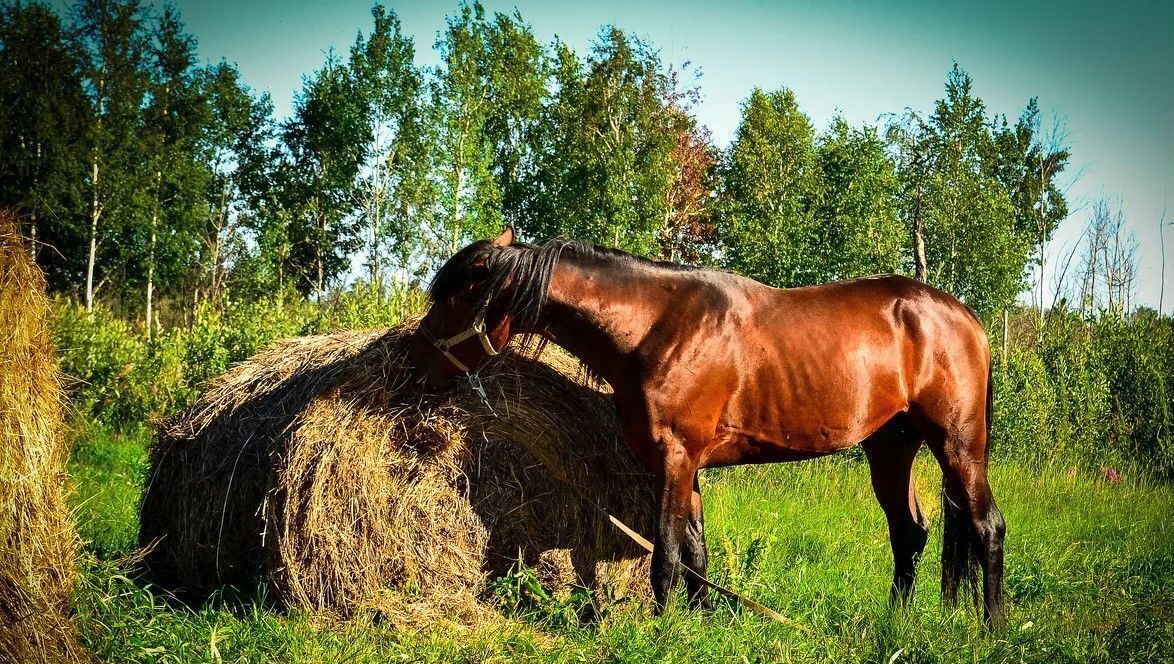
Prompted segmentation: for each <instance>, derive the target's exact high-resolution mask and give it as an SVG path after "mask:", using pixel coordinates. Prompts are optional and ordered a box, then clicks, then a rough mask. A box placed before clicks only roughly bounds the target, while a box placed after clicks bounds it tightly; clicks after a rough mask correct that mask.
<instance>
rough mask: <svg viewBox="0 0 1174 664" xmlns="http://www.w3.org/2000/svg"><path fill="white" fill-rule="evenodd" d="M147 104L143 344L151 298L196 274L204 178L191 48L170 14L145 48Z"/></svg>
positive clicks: (140, 249) (202, 103) (141, 241)
mask: <svg viewBox="0 0 1174 664" xmlns="http://www.w3.org/2000/svg"><path fill="white" fill-rule="evenodd" d="M148 54H149V64H150V82H149V89H148V91H149V99H148V102H147V104H146V107H145V108H144V109H143V118H144V122H143V132H142V134H141V141H142V147H143V155H142V161H143V164H144V166H145V168H146V169H147V177H148V182H147V186H148V188H149V194H148V195H149V197H150V201H149V203H148V205H149V208H150V209H149V212H148V215H147V216H148V223H147V224H146V225H145V226H144V227H142V228H141V229H138V230H141V231H142V232H141V233H137V234H136V235H138V236H139V237H138V246H137V247H136V251H135V253H136V255H137V256H139V257H140V260H138V261H136V262H135V263H136V265H137V266H139V270H140V271H141V272H144V273H145V274H140V275H137V276H138V277H139V278H141V279H142V280H143V287H144V293H145V312H146V324H147V337H148V338H150V337H151V335H152V330H153V328H154V325H155V314H154V295H155V290H156V287H157V286H159V285H162V286H163V288H164V291H165V292H170V291H172V290H173V289H174V288H175V287H176V286H178V284H179V283H181V282H182V281H183V280H184V279H185V277H186V276H187V275H188V274H189V273H190V271H191V270H192V268H194V267H195V265H194V261H195V259H196V256H197V252H198V245H197V242H198V237H199V227H200V225H201V220H202V217H203V209H202V207H203V204H204V202H205V201H204V195H205V193H206V187H207V179H208V177H209V172H208V168H207V159H206V157H207V155H205V154H203V153H202V150H201V148H202V139H203V133H204V128H205V126H206V125H207V124H208V122H209V119H210V118H209V117H208V106H207V100H206V98H205V97H204V95H203V91H202V89H201V87H200V86H199V85H198V81H197V73H198V72H197V71H196V69H195V62H196V44H195V40H194V39H193V38H192V37H191V36H190V35H187V34H186V33H184V30H183V24H182V23H181V22H180V20H179V17H178V15H177V14H175V12H174V10H172V9H170V8H167V9H164V11H163V14H162V15H161V16H160V17H159V20H158V23H157V25H156V28H155V30H154V33H153V34H152V38H151V40H150V42H149V47H148Z"/></svg>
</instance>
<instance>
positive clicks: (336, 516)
mask: <svg viewBox="0 0 1174 664" xmlns="http://www.w3.org/2000/svg"><path fill="white" fill-rule="evenodd" d="M409 335H410V326H403V327H400V328H397V329H392V330H381V331H365V332H346V333H340V334H334V335H328V336H317V337H306V338H301V339H294V340H289V341H285V342H281V343H278V344H276V345H275V346H272V347H270V348H269V349H267V350H265V351H263V352H262V353H260V354H258V355H257V356H255V357H254V358H252V359H250V360H248V361H246V362H244V363H242V364H240V365H238V366H236V367H235V368H233V369H232V370H230V371H229V372H228V373H226V374H225V375H223V376H221V377H220V378H218V379H215V380H213V381H212V382H211V383H210V384H209V385H208V386H207V388H206V390H205V392H204V394H203V396H202V397H201V398H200V399H199V401H198V402H197V403H196V404H194V405H193V406H192V407H191V408H190V409H189V410H188V411H186V412H185V413H183V414H182V415H180V416H179V417H177V418H175V419H174V420H172V421H171V422H169V423H168V424H167V425H166V426H165V427H164V428H163V430H162V432H161V434H160V436H159V439H158V441H157V444H156V445H155V446H154V448H153V450H152V452H151V459H150V464H151V471H150V474H149V479H148V485H147V488H146V491H145V493H144V499H143V504H142V509H141V528H142V529H141V533H140V542H141V543H142V544H143V545H144V546H148V547H150V552H149V553H148V554H147V558H146V560H145V563H146V565H147V567H148V570H149V571H150V573H151V574H152V576H153V577H154V578H155V579H156V581H158V582H160V583H161V584H163V585H164V586H165V587H168V588H170V589H172V590H174V591H176V592H177V593H178V594H181V596H182V595H189V596H191V598H193V599H198V598H201V597H203V596H206V595H207V594H208V593H210V592H215V591H216V590H218V589H220V588H223V587H225V586H231V587H234V588H237V589H239V590H244V591H246V592H248V591H250V590H252V589H254V588H256V586H257V585H258V584H259V583H263V584H265V585H266V586H267V588H268V592H269V597H270V599H271V600H272V601H273V602H274V603H276V604H277V605H279V606H283V607H290V608H294V607H296V608H304V609H310V610H314V611H325V612H329V613H333V614H339V615H343V616H346V615H350V614H352V613H353V612H354V611H355V610H357V609H360V608H364V607H366V608H371V609H374V610H376V611H378V612H379V613H380V614H381V615H383V616H385V617H387V618H389V619H391V620H393V621H401V622H413V621H418V620H420V619H431V618H435V617H440V616H444V617H449V618H452V619H454V620H458V621H461V622H470V621H474V620H476V619H477V618H478V617H479V616H481V615H483V612H484V611H485V608H484V606H485V605H484V602H483V601H482V600H483V599H484V592H485V582H486V578H487V577H488V576H490V575H494V574H499V573H502V572H505V571H506V570H508V569H509V567H511V566H512V565H513V564H514V562H515V561H516V560H518V558H519V556H520V557H521V559H522V561H523V562H524V563H526V564H528V565H535V566H538V567H539V569H541V570H545V571H546V577H547V578H546V579H545V581H546V582H547V583H548V584H550V585H551V586H555V587H559V586H563V587H565V586H567V585H569V584H583V585H586V586H588V587H593V588H596V589H601V588H603V587H607V588H608V589H609V591H610V593H609V594H619V595H625V594H632V593H641V594H644V593H646V587H647V560H646V557H645V556H643V552H642V551H640V550H639V549H638V548H637V547H636V546H635V545H633V544H631V543H629V542H627V541H626V539H625V538H623V536H622V535H619V534H618V533H616V532H615V531H613V530H612V529H611V526H610V524H608V523H607V520H606V516H605V515H604V514H603V513H601V512H600V511H599V510H598V509H597V507H596V506H595V505H598V506H600V507H603V508H605V509H607V510H608V511H611V512H612V513H613V514H615V515H616V516H618V517H619V518H621V519H623V520H625V521H626V522H628V523H629V524H631V525H632V526H633V527H635V528H637V529H639V530H644V531H645V532H650V526H651V524H652V516H653V514H654V508H653V499H652V493H651V483H650V481H649V478H648V477H647V475H646V474H645V472H644V470H643V469H642V468H641V467H640V466H639V465H638V464H637V462H636V461H635V460H634V458H633V457H632V455H631V453H630V452H629V451H628V449H627V447H626V446H625V445H624V443H623V441H622V439H621V437H620V435H619V425H618V423H617V421H616V416H615V412H614V408H613V406H612V405H611V401H610V398H609V397H608V395H606V394H604V393H603V392H601V391H600V390H598V389H595V388H594V387H592V386H591V385H590V384H588V381H586V380H585V378H584V377H583V372H582V371H581V370H580V367H579V365H578V362H577V361H576V360H574V359H573V358H570V357H569V356H567V355H565V354H564V353H562V352H561V351H558V350H557V349H553V348H552V349H548V350H546V351H544V352H543V353H542V355H541V357H540V358H538V359H533V358H531V357H528V355H527V354H517V353H513V352H509V353H506V354H504V355H503V356H501V357H500V358H498V359H497V360H495V361H494V362H493V363H492V364H491V366H490V367H488V368H486V370H484V371H483V372H482V378H483V380H484V384H485V388H486V390H487V392H488V394H489V396H490V400H491V402H492V406H493V411H494V412H496V416H494V415H493V414H492V413H491V412H490V411H489V409H487V408H485V406H484V405H483V404H481V403H480V401H479V399H478V397H477V396H476V395H474V394H473V393H472V391H471V390H469V389H468V387H467V386H465V385H463V384H462V385H457V386H454V387H453V388H452V389H450V390H447V391H446V392H444V393H443V394H439V395H431V394H424V393H423V392H422V390H421V387H420V385H419V384H418V383H416V382H415V381H414V380H412V379H411V378H410V374H409V372H408V371H407V369H406V366H407V365H406V362H407V344H408V337H409ZM592 503H595V505H593V504H592Z"/></svg>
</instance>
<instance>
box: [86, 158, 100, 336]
mask: <svg viewBox="0 0 1174 664" xmlns="http://www.w3.org/2000/svg"><path fill="white" fill-rule="evenodd" d="M90 186H91V188H92V191H91V195H90V258H89V260H88V261H87V262H86V313H87V314H92V313H93V312H94V261H95V260H96V259H97V256H98V218H99V217H100V216H101V215H102V208H101V206H100V205H99V204H98V159H97V156H95V157H94V159H93V161H91V162H90Z"/></svg>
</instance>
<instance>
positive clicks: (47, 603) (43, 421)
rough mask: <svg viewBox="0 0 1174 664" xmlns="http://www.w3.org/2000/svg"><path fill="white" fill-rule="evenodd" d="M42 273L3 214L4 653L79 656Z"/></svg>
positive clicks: (73, 540)
mask: <svg viewBox="0 0 1174 664" xmlns="http://www.w3.org/2000/svg"><path fill="white" fill-rule="evenodd" d="M48 316H49V307H48V301H47V299H46V297H45V278H44V276H43V275H42V274H41V271H40V270H39V269H38V268H37V266H36V264H35V263H34V262H33V261H32V259H31V258H30V257H29V254H28V245H27V244H26V243H25V242H24V241H23V239H22V238H21V237H20V234H19V233H18V231H17V228H16V223H15V221H14V220H13V219H12V218H11V216H9V215H7V214H2V213H0V340H2V343H0V349H2V350H0V661H5V662H9V661H17V662H25V661H29V662H37V661H46V662H62V661H75V660H77V659H79V658H84V657H85V655H84V653H83V652H82V650H81V648H80V646H79V645H78V642H77V640H76V638H75V636H74V626H73V623H72V619H71V618H70V606H69V602H70V595H71V594H72V591H73V583H74V573H75V570H74V564H75V559H76V556H77V547H78V539H77V533H76V532H75V531H74V529H73V524H72V522H71V521H70V519H69V514H68V512H67V511H66V507H65V499H64V494H65V473H64V468H65V461H66V457H67V456H68V450H67V449H66V443H65V439H64V437H63V435H62V433H63V427H62V419H61V417H62V415H61V413H62V393H61V381H60V378H59V376H58V373H57V363H56V361H54V359H53V345H52V340H51V339H50V335H49V329H48V322H47V319H48Z"/></svg>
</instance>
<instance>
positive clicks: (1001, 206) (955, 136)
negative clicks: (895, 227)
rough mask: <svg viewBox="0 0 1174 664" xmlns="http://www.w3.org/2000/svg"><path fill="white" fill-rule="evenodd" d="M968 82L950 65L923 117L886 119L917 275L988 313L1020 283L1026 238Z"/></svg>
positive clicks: (989, 129) (979, 104)
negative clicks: (994, 165) (942, 91)
mask: <svg viewBox="0 0 1174 664" xmlns="http://www.w3.org/2000/svg"><path fill="white" fill-rule="evenodd" d="M972 88H973V84H972V81H971V79H970V76H969V75H967V74H966V72H965V71H963V70H962V69H961V68H960V67H958V65H956V64H955V65H954V67H953V69H952V70H951V71H950V73H949V75H948V76H947V78H946V95H945V97H943V98H942V99H939V100H938V101H937V102H936V103H935V105H934V112H933V113H932V114H931V115H930V116H929V117H928V118H926V119H922V118H921V117H920V116H919V115H917V114H916V113H913V112H906V114H905V115H904V116H902V117H900V118H897V119H894V120H892V121H891V122H890V124H889V130H888V135H889V138H890V140H891V142H892V145H893V148H894V153H895V160H896V162H897V164H898V171H899V176H900V178H901V181H902V189H903V191H904V192H905V194H904V196H903V197H902V210H901V213H902V217H903V218H904V219H905V221H906V224H907V225H908V226H909V227H911V228H912V231H913V232H912V234H913V238H914V263H915V266H916V271H917V274H918V277H919V278H922V279H924V280H925V281H927V282H929V283H931V284H933V285H935V286H937V287H939V288H942V289H944V290H947V291H949V292H951V293H953V294H954V295H956V296H958V297H959V298H960V299H962V301H963V302H965V303H966V304H968V305H970V306H971V307H972V308H974V309H975V310H976V311H979V312H980V313H990V312H993V311H995V310H996V309H999V308H1001V307H1004V306H1006V305H1007V304H1008V303H1010V302H1011V301H1013V300H1014V298H1015V296H1016V295H1017V294H1018V293H1019V292H1020V291H1021V290H1022V288H1023V286H1024V284H1025V267H1026V265H1027V261H1028V256H1029V253H1030V251H1031V247H1032V243H1031V239H1030V237H1027V236H1025V235H1024V234H1023V233H1021V232H1020V230H1021V226H1020V223H1019V220H1018V219H1017V217H1016V208H1015V204H1014V202H1013V200H1012V197H1011V192H1010V191H1009V190H1008V188H1007V186H1005V184H1004V183H1003V182H1002V181H1000V179H999V178H998V177H996V176H995V174H994V173H993V172H992V169H991V167H990V155H992V154H995V152H996V150H995V139H994V136H993V133H992V123H991V122H990V121H989V120H988V118H987V115H986V107H985V105H984V104H983V102H982V100H981V99H979V98H978V97H977V96H975V95H974V94H973V90H972ZM922 247H924V250H922Z"/></svg>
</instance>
